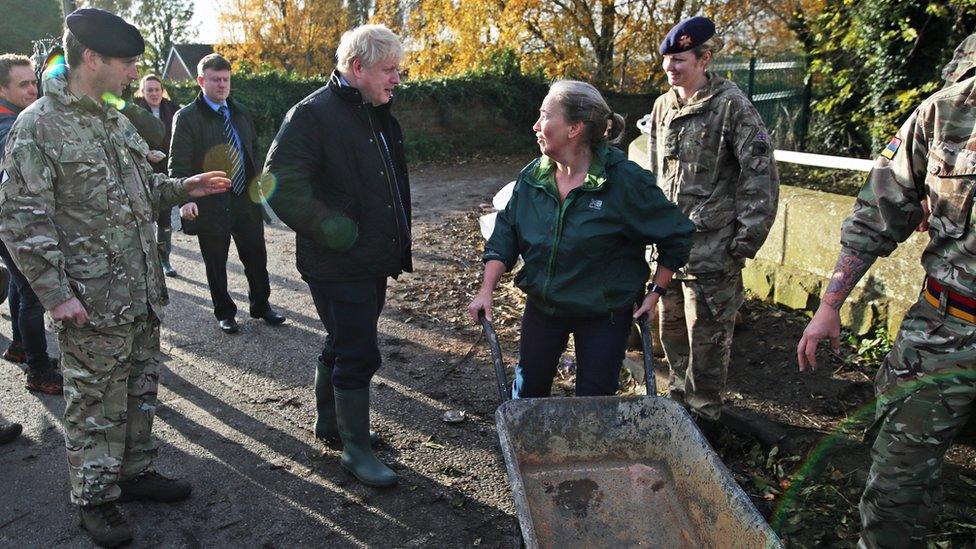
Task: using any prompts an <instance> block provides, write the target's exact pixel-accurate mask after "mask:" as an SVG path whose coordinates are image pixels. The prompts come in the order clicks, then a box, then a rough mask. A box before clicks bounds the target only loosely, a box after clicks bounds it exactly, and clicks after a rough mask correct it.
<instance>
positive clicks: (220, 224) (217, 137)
mask: <svg viewBox="0 0 976 549" xmlns="http://www.w3.org/2000/svg"><path fill="white" fill-rule="evenodd" d="M227 105H228V107H229V108H230V116H231V121H232V122H233V123H234V128H236V129H237V134H238V136H239V137H240V139H241V144H242V145H243V146H244V159H243V161H244V170H245V175H246V176H247V181H248V190H246V191H245V192H244V194H245V195H249V194H250V192H251V186H252V185H255V184H256V183H257V182H256V176H257V175H258V174H259V173H260V172H259V171H258V167H257V164H256V163H255V161H254V151H255V149H257V132H255V130H254V123H253V122H252V121H251V114H250V113H249V112H248V111H247V109H246V108H245V107H244V105H242V104H240V103H238V102H237V101H235V100H234V99H233V98H228V99H227ZM229 146H230V145H229V144H228V143H227V138H226V137H225V136H224V119H223V117H222V116H220V114H219V113H217V112H216V111H214V110H213V109H211V108H210V105H208V104H207V103H206V102H205V101H204V99H203V92H201V93H199V94H198V95H197V98H196V100H195V101H193V102H192V103H190V104H189V105H187V106H185V107H183V108H182V109H180V110H178V111H176V116H175V117H174V118H173V139H172V142H171V144H170V151H169V175H170V176H171V177H188V176H191V175H195V174H198V173H202V172H209V171H214V170H220V171H224V172H227V177H231V161H230V157H229V156H228V154H227V148H228V147H229ZM232 193H233V191H227V192H226V193H222V194H215V195H211V196H205V197H203V198H197V199H195V200H194V202H196V203H197V206H198V207H199V209H200V215H199V217H197V218H196V219H194V220H193V221H188V220H185V219H184V220H183V232H185V233H187V234H229V233H230V232H231V229H232V228H233V226H234V221H235V220H234V213H233V211H232V209H231V200H234V199H236V198H237V197H234V196H232ZM251 205H252V206H253V207H251V208H247V209H246V211H245V213H244V215H246V216H247V218H248V220H253V221H256V222H258V223H263V218H262V215H261V205H260V204H259V203H254V202H251Z"/></svg>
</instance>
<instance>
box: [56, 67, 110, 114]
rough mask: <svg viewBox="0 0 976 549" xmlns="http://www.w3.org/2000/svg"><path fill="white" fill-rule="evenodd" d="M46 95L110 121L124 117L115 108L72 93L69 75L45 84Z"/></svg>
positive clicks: (65, 104) (57, 77) (58, 77)
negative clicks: (69, 85)
mask: <svg viewBox="0 0 976 549" xmlns="http://www.w3.org/2000/svg"><path fill="white" fill-rule="evenodd" d="M44 95H45V96H47V97H50V98H52V99H54V100H55V101H57V102H58V103H61V104H62V105H64V106H66V107H74V108H78V109H81V110H84V111H88V112H89V113H91V114H98V115H101V116H104V117H106V118H109V119H115V118H120V117H122V116H123V115H122V113H120V112H119V111H118V110H117V109H116V108H115V107H113V106H111V105H109V104H107V103H105V102H98V101H95V100H94V99H92V98H91V97H88V96H87V95H83V96H81V97H79V96H77V95H75V94H74V93H72V92H71V89H70V88H69V87H68V74H67V73H65V74H62V75H60V76H56V77H54V78H51V79H49V80H46V81H45V82H44Z"/></svg>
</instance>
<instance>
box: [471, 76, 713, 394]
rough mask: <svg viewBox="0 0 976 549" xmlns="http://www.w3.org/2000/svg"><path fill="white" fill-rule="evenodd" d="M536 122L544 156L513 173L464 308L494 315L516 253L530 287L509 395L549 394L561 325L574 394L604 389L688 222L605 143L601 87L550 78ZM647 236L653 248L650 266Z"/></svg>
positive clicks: (666, 278)
mask: <svg viewBox="0 0 976 549" xmlns="http://www.w3.org/2000/svg"><path fill="white" fill-rule="evenodd" d="M539 113H540V114H539V120H538V121H536V123H535V125H534V126H533V130H534V131H535V134H536V138H537V140H538V142H539V148H540V150H541V151H542V157H540V158H538V159H536V160H534V161H532V162H531V163H530V164H529V165H528V166H526V167H525V168H524V169H523V170H522V172H521V173H520V174H519V177H518V182H517V183H516V185H515V189H514V192H513V194H512V198H511V201H509V203H508V206H507V207H506V208H505V210H504V211H502V212H500V213H499V214H498V217H497V219H496V221H495V229H494V232H493V233H492V235H491V238H490V239H489V241H488V244H487V245H486V247H485V254H484V261H485V275H484V282H483V284H482V286H481V290H480V291H479V292H478V295H477V296H476V297H475V299H474V300H473V301H472V302H471V304H470V305H469V306H468V312H469V313H470V314H471V318H472V320H474V321H475V322H477V319H478V315H479V314H480V313H481V312H484V313H485V315H486V316H487V317H488V318H489V319H491V301H492V293H493V292H494V290H495V286H497V284H498V281H499V279H500V278H501V276H502V274H504V273H505V272H506V271H508V270H510V269H512V268H513V267H514V266H515V262H516V260H517V259H518V257H519V256H521V257H522V260H523V261H524V266H523V267H522V269H521V270H520V271H519V273H518V274H517V275H516V278H515V281H516V284H517V285H518V287H519V288H521V289H522V291H524V292H525V293H526V297H527V303H526V306H525V312H524V314H523V316H522V333H521V342H520V344H519V363H518V365H517V366H516V367H515V383H514V385H513V387H512V396H513V398H525V397H544V396H549V392H550V389H551V386H552V380H553V377H554V376H555V374H556V367H557V365H558V362H559V357H560V355H561V354H562V353H563V351H565V350H566V343H567V342H568V339H569V334H573V339H574V342H575V344H576V359H577V370H576V394H577V395H578V396H594V395H612V394H614V393H615V392H616V391H617V378H618V375H619V373H620V365H621V362H622V361H623V358H624V351H625V349H626V344H627V337H628V335H629V333H630V326H631V323H632V319H633V318H636V317H638V316H640V315H643V314H644V313H646V312H647V311H650V310H651V309H652V308H653V307H655V306H656V305H657V301H658V299H659V298H660V296H661V295H664V293H665V291H666V289H667V286H668V284H669V283H670V282H671V277H672V276H673V274H674V271H676V270H677V269H679V268H680V267H681V266H682V265H684V263H685V261H686V260H687V259H688V253H689V250H690V248H691V235H692V233H693V232H694V230H695V228H694V225H693V224H692V223H691V221H689V220H688V218H687V217H685V216H684V215H683V214H682V213H681V212H680V211H679V210H678V209H677V207H676V206H675V205H674V204H672V203H671V202H668V200H667V199H666V198H665V197H664V195H663V194H662V193H661V190H660V189H658V187H657V186H656V185H655V182H654V176H653V175H652V174H651V173H650V172H648V171H646V170H644V169H642V168H641V167H640V166H638V165H637V164H635V163H634V162H631V161H629V160H627V157H626V156H625V155H624V153H623V152H621V151H620V150H619V149H616V148H614V147H611V146H610V145H609V143H608V140H610V139H616V138H617V137H618V136H619V135H620V133H621V131H622V130H623V126H624V121H623V117H621V116H620V115H618V114H615V113H613V112H612V111H611V110H610V107H608V106H607V103H606V101H605V100H604V99H603V97H602V96H601V95H600V92H598V91H597V90H596V88H594V87H593V86H591V85H589V84H586V83H584V82H577V81H569V80H564V81H560V82H556V83H555V84H553V85H552V87H551V88H550V90H549V94H548V95H547V96H546V98H545V100H544V101H543V102H542V107H541V108H540V109H539ZM648 244H655V245H656V248H657V258H656V261H657V264H658V268H657V271H656V273H655V274H654V280H653V282H652V284H650V285H649V286H648V289H647V292H646V294H645V291H644V284H645V283H646V282H647V279H648V276H649V274H650V268H649V267H648V264H647V261H646V260H645V256H644V254H645V249H646V246H647V245H648Z"/></svg>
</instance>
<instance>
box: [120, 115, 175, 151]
mask: <svg viewBox="0 0 976 549" xmlns="http://www.w3.org/2000/svg"><path fill="white" fill-rule="evenodd" d="M121 112H122V114H123V115H125V117H126V118H128V119H129V122H131V123H132V125H133V126H135V128H136V131H137V132H139V135H140V136H142V138H143V139H145V140H146V143H148V144H149V145H150V146H151V147H152V148H153V149H157V150H166V125H165V124H163V121H162V120H160V119H158V118H156V117H155V116H153V113H151V112H149V111H147V110H146V109H144V108H142V107H140V106H139V105H136V104H135V103H129V104H127V105H126V106H125V108H123V109H122V111H121Z"/></svg>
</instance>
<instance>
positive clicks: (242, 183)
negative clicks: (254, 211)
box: [217, 105, 247, 194]
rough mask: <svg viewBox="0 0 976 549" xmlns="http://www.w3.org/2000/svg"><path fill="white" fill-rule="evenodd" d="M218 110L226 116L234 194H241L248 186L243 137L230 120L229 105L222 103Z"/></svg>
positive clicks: (228, 151)
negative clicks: (242, 148)
mask: <svg viewBox="0 0 976 549" xmlns="http://www.w3.org/2000/svg"><path fill="white" fill-rule="evenodd" d="M217 112H219V113H220V115H221V116H223V117H224V137H226V138H227V145H228V147H227V156H228V158H229V159H230V165H231V177H230V182H231V187H230V188H231V190H232V191H234V194H241V193H243V192H244V189H245V187H247V180H246V179H247V174H245V173H244V162H243V160H244V152H243V151H242V150H241V138H240V136H238V135H237V130H236V129H234V123H233V122H231V120H230V110H228V109H227V105H221V106H220V108H219V109H217Z"/></svg>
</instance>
